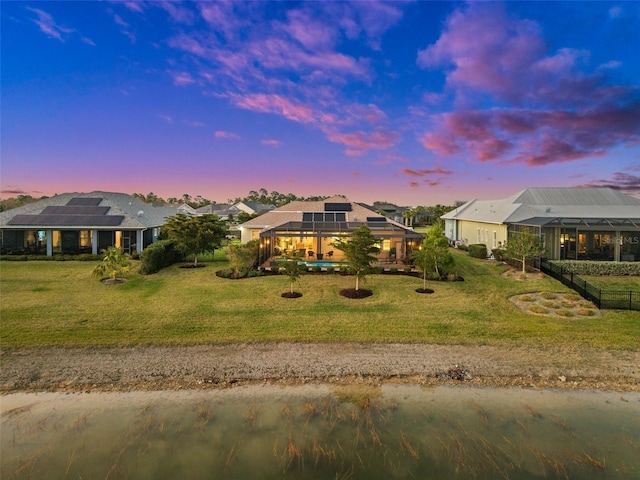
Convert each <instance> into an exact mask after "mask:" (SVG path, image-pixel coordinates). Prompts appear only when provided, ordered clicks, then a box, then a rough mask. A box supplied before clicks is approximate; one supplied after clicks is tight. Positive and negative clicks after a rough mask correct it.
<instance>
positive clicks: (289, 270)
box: [280, 255, 306, 296]
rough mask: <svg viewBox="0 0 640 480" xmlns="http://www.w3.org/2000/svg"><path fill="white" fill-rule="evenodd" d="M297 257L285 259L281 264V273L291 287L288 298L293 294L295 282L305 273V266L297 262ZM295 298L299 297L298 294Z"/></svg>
mask: <svg viewBox="0 0 640 480" xmlns="http://www.w3.org/2000/svg"><path fill="white" fill-rule="evenodd" d="M299 260H300V259H299V257H298V256H297V255H292V256H288V257H285V261H284V262H282V263H281V264H280V265H281V271H283V273H284V275H286V276H287V277H288V278H289V284H290V286H291V288H290V290H289V293H290V296H294V294H295V292H294V291H293V284H294V283H295V282H297V281H298V280H299V279H300V277H301V276H302V274H303V273H304V272H305V270H306V267H305V265H303V264H301V263H300V262H299ZM297 296H300V295H299V294H298V295H297Z"/></svg>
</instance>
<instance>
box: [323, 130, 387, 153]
mask: <svg viewBox="0 0 640 480" xmlns="http://www.w3.org/2000/svg"><path fill="white" fill-rule="evenodd" d="M329 140H330V141H332V142H334V143H342V144H343V145H347V146H348V147H351V148H357V149H360V150H369V149H386V148H390V147H392V146H394V145H395V144H396V143H397V142H398V134H397V133H395V132H391V131H381V130H379V131H375V132H372V133H368V132H356V133H334V134H331V135H329Z"/></svg>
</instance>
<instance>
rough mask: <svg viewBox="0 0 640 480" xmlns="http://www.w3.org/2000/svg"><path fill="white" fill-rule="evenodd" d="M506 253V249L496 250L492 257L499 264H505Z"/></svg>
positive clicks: (492, 251) (492, 252) (493, 251)
mask: <svg viewBox="0 0 640 480" xmlns="http://www.w3.org/2000/svg"><path fill="white" fill-rule="evenodd" d="M505 252H506V251H505V249H504V248H494V249H492V250H491V255H493V258H495V259H496V260H498V261H499V262H504V261H505V260H506V259H507V256H506V254H505Z"/></svg>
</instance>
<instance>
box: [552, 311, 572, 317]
mask: <svg viewBox="0 0 640 480" xmlns="http://www.w3.org/2000/svg"><path fill="white" fill-rule="evenodd" d="M556 314H557V315H560V316H561V317H573V316H574V314H573V312H572V311H571V310H558V311H557V312H556Z"/></svg>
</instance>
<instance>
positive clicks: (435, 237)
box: [412, 225, 455, 289]
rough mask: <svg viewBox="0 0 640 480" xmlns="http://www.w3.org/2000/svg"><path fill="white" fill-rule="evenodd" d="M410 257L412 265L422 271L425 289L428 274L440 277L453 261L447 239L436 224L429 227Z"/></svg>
mask: <svg viewBox="0 0 640 480" xmlns="http://www.w3.org/2000/svg"><path fill="white" fill-rule="evenodd" d="M412 257H413V263H414V265H415V266H416V267H418V269H420V271H421V272H422V279H423V282H424V287H423V288H425V289H426V288H427V275H428V274H430V273H435V274H436V275H437V276H438V278H440V277H441V276H442V274H443V273H444V270H445V269H447V268H450V267H452V266H453V265H454V263H455V260H454V258H453V255H451V252H450V251H449V240H448V239H447V237H445V236H444V231H443V229H442V227H440V226H438V225H435V226H433V227H431V228H430V229H429V231H428V232H427V235H426V237H425V238H424V240H423V241H422V246H421V247H420V250H418V251H415V252H413V255H412Z"/></svg>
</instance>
